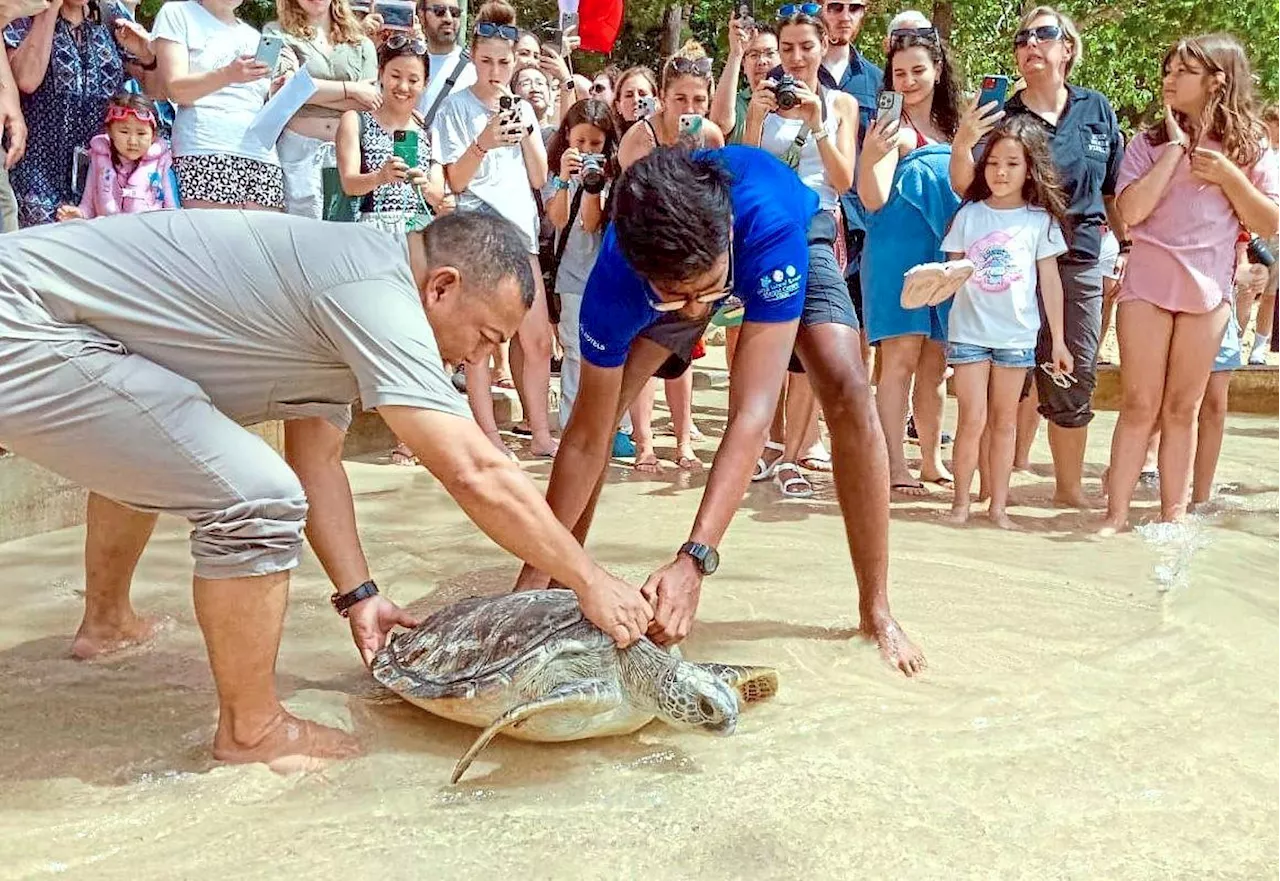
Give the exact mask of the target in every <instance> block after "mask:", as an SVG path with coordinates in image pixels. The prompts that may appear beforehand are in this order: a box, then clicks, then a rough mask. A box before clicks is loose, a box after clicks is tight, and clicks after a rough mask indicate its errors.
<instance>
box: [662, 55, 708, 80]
mask: <svg viewBox="0 0 1280 881" xmlns="http://www.w3.org/2000/svg"><path fill="white" fill-rule="evenodd" d="M667 66H668V67H669V68H671V71H672V72H673V73H677V74H680V75H682V76H684V75H688V74H692V75H694V76H702V77H706V76H711V59H710V58H685V57H684V56H681V55H677V56H676V57H675V58H672V59H671V60H670V61H668V62H667Z"/></svg>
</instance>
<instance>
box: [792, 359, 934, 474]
mask: <svg viewBox="0 0 1280 881" xmlns="http://www.w3.org/2000/svg"><path fill="white" fill-rule="evenodd" d="M923 345H924V337H923V336H921V335H919V334H911V335H909V336H900V337H891V338H890V339H887V340H881V341H880V352H879V354H878V356H877V358H876V363H877V364H878V365H879V367H880V382H879V384H878V385H877V386H876V395H875V406H876V410H877V411H878V412H879V415H880V425H881V426H882V428H883V431H884V439H885V448H886V450H887V452H888V455H889V460H888V461H889V485H890V486H891V487H892V488H893V491H894V492H897V493H901V494H903V495H909V496H926V495H928V494H929V491H928V490H926V489H925V488H924V487H923V486H921V485H920V484H919V482H918V481H917V480H916V479H915V478H914V477H912V476H911V471H910V470H908V468H907V457H906V454H905V453H904V452H903V450H902V444H903V440H904V435H905V434H906V427H907V393H908V391H909V389H910V388H911V377H912V376H913V375H914V374H915V370H916V364H917V363H919V361H920V349H921V347H922V346H923ZM859 363H861V362H860V361H859ZM805 369H806V370H807V369H808V368H807V367H806V368H805ZM810 381H811V382H812V381H814V380H813V377H810ZM827 420H828V422H827V425H828V428H831V422H830V420H831V412H830V411H827ZM917 428H919V426H918V425H917ZM834 433H835V432H834V430H833V431H832V434H833V435H834ZM834 444H835V440H834V437H833V439H832V445H833V446H834ZM832 455H833V458H834V452H833V454H832Z"/></svg>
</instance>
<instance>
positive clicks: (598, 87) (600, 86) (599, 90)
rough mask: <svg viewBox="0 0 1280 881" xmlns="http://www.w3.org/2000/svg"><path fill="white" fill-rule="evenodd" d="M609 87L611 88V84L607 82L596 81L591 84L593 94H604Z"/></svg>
mask: <svg viewBox="0 0 1280 881" xmlns="http://www.w3.org/2000/svg"><path fill="white" fill-rule="evenodd" d="M607 88H609V86H608V84H606V83H595V84H593V85H592V86H591V94H593V95H603V94H604V92H605V89H607Z"/></svg>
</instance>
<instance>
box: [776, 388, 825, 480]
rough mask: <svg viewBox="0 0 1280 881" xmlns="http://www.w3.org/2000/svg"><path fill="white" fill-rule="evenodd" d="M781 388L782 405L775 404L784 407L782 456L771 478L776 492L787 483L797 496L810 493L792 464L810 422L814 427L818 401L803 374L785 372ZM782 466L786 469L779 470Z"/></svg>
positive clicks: (801, 449) (796, 457)
mask: <svg viewBox="0 0 1280 881" xmlns="http://www.w3.org/2000/svg"><path fill="white" fill-rule="evenodd" d="M785 389H786V397H785V402H784V401H783V400H782V399H779V401H778V403H779V404H780V405H784V409H785V414H784V417H783V423H784V424H783V430H782V455H781V456H779V457H778V459H777V470H776V471H775V472H774V475H773V479H774V485H775V486H777V488H778V491H779V492H782V489H783V487H784V486H786V485H787V483H788V481H790V482H791V484H790V485H791V489H790V492H791V493H792V494H794V495H797V496H799V495H803V494H806V493H812V491H813V487H812V486H810V484H809V480H808V478H806V477H805V476H804V475H803V474H801V473H800V469H799V468H798V467H796V463H797V462H799V460H800V458H801V456H802V454H803V453H804V451H805V449H806V447H807V443H806V441H807V439H808V438H807V435H808V429H809V425H810V423H813V424H814V425H815V426H816V424H817V419H818V399H817V397H815V395H814V393H813V386H812V385H811V384H810V383H809V377H808V376H806V375H805V374H803V373H788V374H787V379H786V385H785ZM783 465H786V466H787V467H786V468H783V467H782V466H783ZM784 495H785V493H784Z"/></svg>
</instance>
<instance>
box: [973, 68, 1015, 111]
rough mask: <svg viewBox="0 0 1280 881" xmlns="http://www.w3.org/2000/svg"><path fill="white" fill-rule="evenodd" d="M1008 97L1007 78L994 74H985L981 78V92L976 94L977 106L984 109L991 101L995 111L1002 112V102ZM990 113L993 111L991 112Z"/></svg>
mask: <svg viewBox="0 0 1280 881" xmlns="http://www.w3.org/2000/svg"><path fill="white" fill-rule="evenodd" d="M1008 96H1009V78H1008V77H1007V76H998V75H996V74H990V73H989V74H987V75H986V76H984V77H983V78H982V91H981V92H979V93H978V106H979V107H985V106H986V105H988V104H990V103H991V102H992V101H994V102H995V104H996V110H1004V102H1005V101H1006V100H1007V99H1008ZM991 112H992V113H994V112H995V110H993V111H991Z"/></svg>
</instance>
